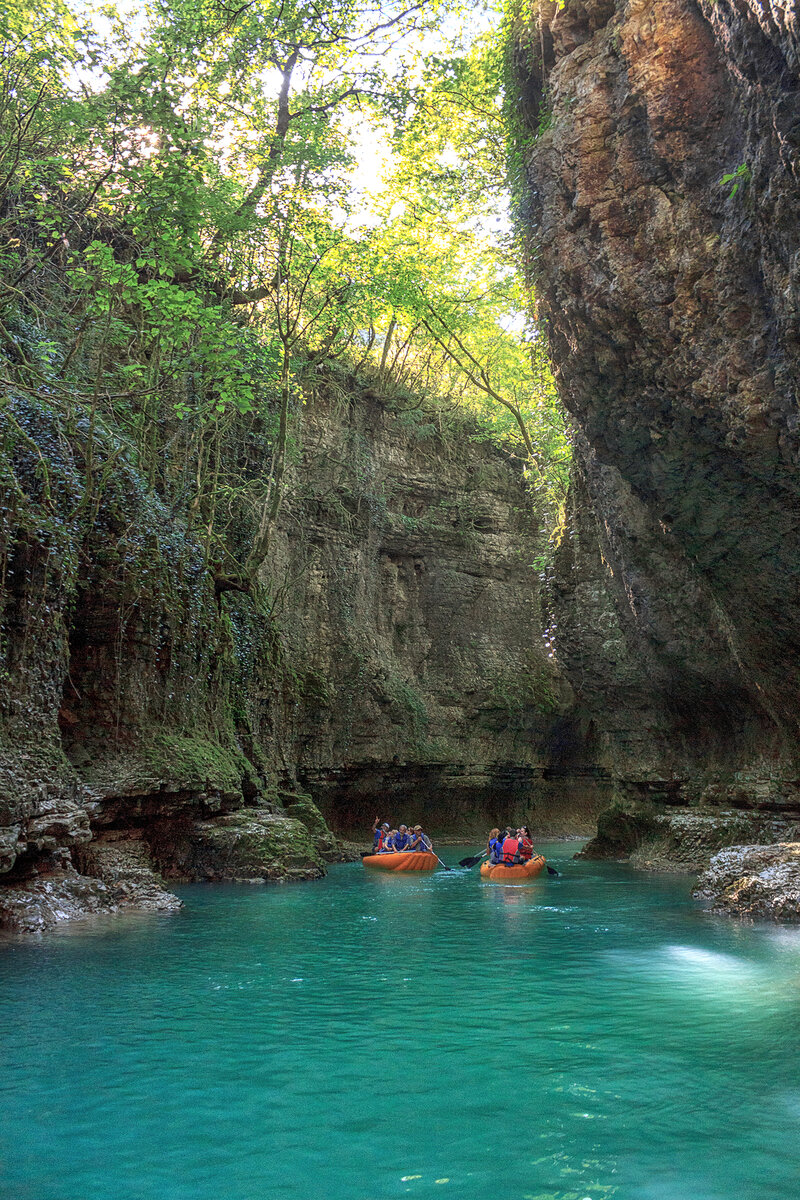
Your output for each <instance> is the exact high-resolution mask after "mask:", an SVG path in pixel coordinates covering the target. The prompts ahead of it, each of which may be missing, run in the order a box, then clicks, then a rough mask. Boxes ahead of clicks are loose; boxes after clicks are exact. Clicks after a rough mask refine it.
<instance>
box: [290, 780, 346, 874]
mask: <svg viewBox="0 0 800 1200" xmlns="http://www.w3.org/2000/svg"><path fill="white" fill-rule="evenodd" d="M279 799H280V800H281V801H282V802H283V804H284V805H285V806H286V815H287V817H293V818H294V820H296V821H300V822H302V824H303V825H305V827H306V829H307V830H308V832H309V834H310V835H311V840H312V841H313V842H314V845H315V846H316V848H317V850H318V851H319V853H320V854H321V855H322V857H323V858H324V859H325V861H326V862H350V861H353V860H354V858H356V857H360V855H358V854H354V853H353V852H352V851H351V850H348V849H346V848H345V847H344V846H343V845H342V844H341V842H340V841H339V839H338V838H337V837H336V835H335V834H333V833H331V831H330V829H329V828H328V825H327V822H326V820H325V818H324V817H323V815H322V813H321V812H320V811H319V809H318V808H317V806H316V804H315V803H314V801H313V800H312V799H311V797H310V796H307V795H306V794H305V792H280V793H279Z"/></svg>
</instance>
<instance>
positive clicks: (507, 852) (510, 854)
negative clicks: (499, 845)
mask: <svg viewBox="0 0 800 1200" xmlns="http://www.w3.org/2000/svg"><path fill="white" fill-rule="evenodd" d="M518 850H519V841H518V839H517V838H515V837H507V838H506V840H505V841H504V842H503V862H504V863H505V865H506V866H507V867H510V866H511V864H512V863H513V861H514V856H515V855H516V853H517V851H518Z"/></svg>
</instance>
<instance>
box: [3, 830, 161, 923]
mask: <svg viewBox="0 0 800 1200" xmlns="http://www.w3.org/2000/svg"><path fill="white" fill-rule="evenodd" d="M77 860H78V867H79V870H76V869H75V867H74V866H73V865H72V863H71V862H70V861H69V857H68V856H67V855H66V854H64V853H63V852H62V854H61V855H60V856H57V861H56V862H55V863H54V864H53V869H52V870H51V871H50V872H48V874H46V875H43V876H36V877H34V878H27V879H25V880H23V881H20V882H19V883H18V884H17V885H16V886H14V884H11V885H10V886H9V885H7V886H5V887H3V888H0V927H5V928H7V929H9V930H11V931H13V932H15V933H41V932H45V931H46V930H48V929H52V928H53V927H54V926H55V925H57V924H59V923H60V922H62V921H68V920H75V919H77V918H81V917H90V916H98V915H102V914H111V913H119V912H123V911H126V910H129V911H137V912H173V911H174V910H176V909H178V908H180V907H181V901H180V900H179V899H178V897H177V896H174V895H173V894H172V893H171V892H169V891H167V889H166V887H165V886H164V881H163V879H162V878H161V877H160V876H159V875H158V874H157V872H156V870H155V868H154V865H153V861H152V857H151V855H150V850H149V847H148V846H147V844H146V843H145V842H144V841H142V839H141V838H139V837H135V836H131V835H130V834H120V835H116V836H113V835H112V836H111V837H110V838H109V839H108V840H103V841H96V842H92V843H91V844H90V845H89V846H88V847H85V848H84V849H82V850H81V852H80V853H79V854H78V855H77Z"/></svg>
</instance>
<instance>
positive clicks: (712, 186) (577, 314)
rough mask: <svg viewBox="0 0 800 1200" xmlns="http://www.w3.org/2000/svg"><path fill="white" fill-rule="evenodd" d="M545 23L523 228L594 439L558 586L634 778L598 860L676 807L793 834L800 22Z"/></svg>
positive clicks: (528, 51)
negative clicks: (733, 813)
mask: <svg viewBox="0 0 800 1200" xmlns="http://www.w3.org/2000/svg"><path fill="white" fill-rule="evenodd" d="M534 11H535V10H534ZM540 12H541V16H542V19H543V20H542V25H541V27H539V25H538V23H537V21H535V20H534V21H532V22H531V23H530V24H526V22H525V21H524V20H520V22H519V24H518V26H517V30H516V35H515V36H516V41H515V45H514V59H515V66H516V72H517V78H518V81H519V103H520V110H521V113H522V123H523V126H524V128H525V133H524V135H522V136H521V137H520V153H521V158H522V160H523V163H524V179H522V180H521V182H520V191H521V197H522V202H521V217H522V220H523V223H524V225H525V228H526V231H527V234H528V238H529V269H530V274H531V280H532V282H533V283H534V285H535V288H536V296H537V302H538V305H539V312H540V316H541V317H542V318H543V319H545V320H546V322H547V326H548V329H549V336H550V342H551V348H552V353H553V358H554V362H555V368H556V373H557V379H558V386H559V390H560V394H561V396H562V398H563V400H564V403H565V405H566V406H567V408H568V409H569V411H570V413H571V416H572V419H573V422H574V425H575V429H576V463H575V471H574V480H573V493H572V499H571V505H572V511H571V514H570V520H569V522H568V524H569V531H568V534H567V536H566V537H565V539H564V542H563V543H562V546H561V548H560V550H559V554H558V559H557V562H556V567H555V573H554V579H553V584H552V593H553V605H554V615H555V622H556V628H557V645H558V653H559V658H560V660H561V661H562V663H563V665H564V667H565V670H566V673H567V675H568V676H569V678H570V680H571V682H572V684H573V687H574V688H575V691H576V697H577V706H578V711H579V712H582V713H583V719H584V720H585V721H591V722H592V726H593V736H594V741H595V744H596V746H597V750H598V762H600V763H601V764H602V765H603V766H604V767H606V769H608V770H609V772H610V773H611V774H612V776H613V777H614V779H615V787H616V791H617V800H618V803H617V804H616V806H615V808H614V809H613V810H612V811H611V812H610V813H607V814H606V815H605V816H604V818H603V819H601V823H600V835H601V836H600V838H599V840H598V842H597V843H596V844H595V848H596V849H597V851H598V852H600V851H605V852H612V853H620V852H623V851H625V850H627V851H630V850H631V849H632V848H633V847H634V846H636V845H637V844H638V843H639V841H641V837H642V830H643V828H647V829H649V830H650V831H651V832H652V829H653V828H654V827H655V826H657V825H658V823H659V822H661V823H662V825H663V821H664V820H668V817H669V810H668V809H665V808H664V806H665V805H687V804H689V805H701V806H719V805H722V806H723V807H726V808H734V809H738V810H742V811H750V812H752V813H756V812H762V813H763V812H764V811H765V810H766V811H768V812H772V813H773V814H775V813H778V814H779V813H784V814H786V815H787V817H789V818H794V817H796V816H797V815H798V814H800V782H799V780H800V769H799V768H798V725H799V723H800V706H798V703H797V695H798V684H799V683H800V679H798V672H800V654H799V653H798V652H799V651H800V587H798V583H800V539H798V532H800V495H799V494H798V492H799V490H800V489H799V488H798V471H797V468H798V434H799V433H800V412H799V411H798V393H797V382H798V368H799V366H800V361H799V357H798V351H799V350H800V341H799V340H798V338H799V334H800V328H799V327H798V284H799V283H800V192H799V190H798V173H799V172H800V100H799V99H798V97H799V96H800V78H799V77H798V39H797V34H798V29H797V17H796V13H795V6H794V4H792V3H784V2H781V0H768V2H767V3H757V2H756V0H713V2H712V0H702V2H701V3H697V2H695V0H616V2H614V0H567V3H566V4H564V5H555V4H543V5H542V6H541V10H540ZM632 817H636V819H632ZM654 822H655V826H654ZM780 832H781V830H778V833H780ZM661 833H662V835H663V836H665V837H666V836H667V835H666V834H665V833H664V830H663V828H662V830H661ZM740 833H741V830H740ZM670 836H671V834H670ZM667 840H669V838H668V839H667ZM739 840H742V839H741V837H740V838H739Z"/></svg>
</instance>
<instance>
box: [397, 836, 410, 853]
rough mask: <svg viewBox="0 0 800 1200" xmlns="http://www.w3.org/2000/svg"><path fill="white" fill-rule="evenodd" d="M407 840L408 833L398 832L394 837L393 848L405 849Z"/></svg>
mask: <svg viewBox="0 0 800 1200" xmlns="http://www.w3.org/2000/svg"><path fill="white" fill-rule="evenodd" d="M408 842H409V838H408V834H406V833H398V835H397V837H396V838H395V839H394V848H395V850H405V848H406V846H407V845H408Z"/></svg>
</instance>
